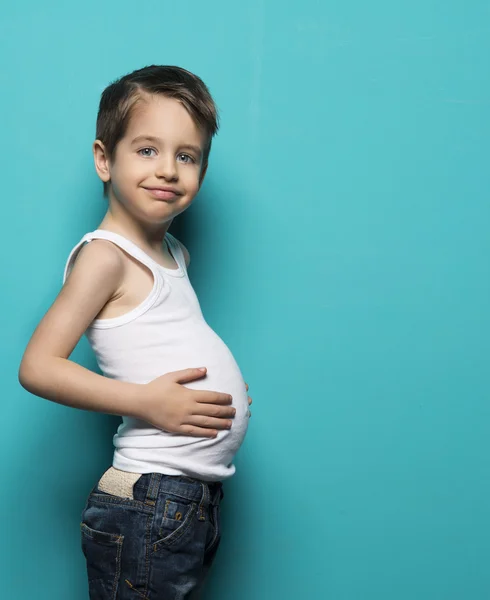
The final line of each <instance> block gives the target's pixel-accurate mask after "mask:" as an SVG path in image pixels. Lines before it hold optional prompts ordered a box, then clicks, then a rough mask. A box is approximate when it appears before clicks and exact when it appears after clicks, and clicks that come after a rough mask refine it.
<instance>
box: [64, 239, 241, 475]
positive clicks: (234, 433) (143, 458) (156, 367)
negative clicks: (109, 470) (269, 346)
mask: <svg viewBox="0 0 490 600" xmlns="http://www.w3.org/2000/svg"><path fill="white" fill-rule="evenodd" d="M93 239H104V240H109V241H111V242H113V243H114V244H116V245H117V246H119V247H120V248H122V249H123V250H124V251H125V252H127V253H128V254H129V255H131V256H133V257H134V258H135V259H136V260H138V261H139V262H141V263H142V264H143V265H145V266H146V267H148V268H149V269H150V271H151V273H152V274H153V279H154V284H153V289H152V291H151V292H150V294H149V295H148V296H147V298H146V299H145V300H144V301H143V302H142V303H141V304H140V305H138V306H137V307H136V308H134V309H132V310H131V311H130V312H128V313H126V314H124V315H122V316H118V317H114V318H108V319H95V320H94V321H93V322H92V323H91V325H90V327H89V328H88V329H87V331H86V333H85V334H86V336H87V338H88V340H89V342H90V345H91V347H92V349H93V351H94V353H95V356H96V358H97V363H98V365H99V368H100V370H101V371H102V373H103V374H104V375H105V376H106V377H110V378H113V379H117V380H119V381H126V382H131V383H139V384H144V383H148V382H150V381H152V380H153V379H156V378H157V377H159V376H161V375H164V374H165V373H168V372H171V371H178V370H180V369H187V368H192V367H206V368H207V373H206V376H205V377H203V378H201V379H197V380H195V381H192V382H190V383H185V384H182V385H185V386H186V387H188V388H191V389H196V390H213V391H217V392H224V393H227V394H231V396H232V397H233V402H232V404H233V406H234V407H235V408H236V416H235V418H234V419H232V427H231V429H230V430H224V431H219V432H218V436H217V437H216V438H214V439H211V438H202V437H199V438H196V437H191V436H185V435H180V434H175V433H169V432H166V431H163V430H161V429H158V428H156V427H154V426H153V425H151V424H149V423H147V422H145V421H142V420H139V419H134V418H132V417H124V416H123V417H122V421H123V422H122V423H121V425H120V426H119V427H118V429H117V433H116V434H115V435H114V438H113V441H114V448H115V450H114V458H113V466H114V467H116V468H117V469H121V470H122V471H130V472H134V473H151V472H159V473H164V474H167V475H186V476H188V477H196V478H198V479H202V480H204V481H222V480H224V479H227V478H229V477H231V476H232V475H233V474H234V472H235V466H234V465H233V464H232V460H233V457H234V456H235V454H236V452H237V451H238V449H239V448H240V445H241V444H242V442H243V439H244V437H245V434H246V431H247V427H248V419H249V417H248V392H247V390H246V387H245V382H244V380H243V377H242V374H241V372H240V369H239V367H238V365H237V363H236V362H235V359H234V358H233V356H232V354H231V352H230V350H229V349H228V347H227V346H226V344H225V343H224V342H223V340H222V339H221V338H220V337H219V336H218V335H217V334H216V333H215V332H214V331H213V330H212V329H211V327H209V325H208V324H207V323H206V321H205V319H204V316H203V314H202V311H201V307H200V305H199V301H198V299H197V296H196V294H195V292H194V289H193V287H192V285H191V282H190V281H189V278H188V275H187V269H186V265H185V259H184V255H183V252H182V247H181V246H180V243H179V242H178V240H177V239H176V238H175V237H174V236H173V235H172V234H170V233H168V232H167V234H166V236H165V240H166V242H167V245H168V248H169V251H170V252H171V253H172V255H173V257H174V259H175V261H176V263H177V264H178V269H168V268H166V267H163V266H161V265H159V264H158V263H157V262H155V261H154V260H153V259H152V258H151V257H150V256H149V255H148V254H146V253H145V252H144V251H143V250H142V249H141V248H139V247H138V246H137V245H136V244H134V243H133V242H131V241H130V240H128V239H126V238H125V237H123V236H122V235H120V234H117V233H113V232H111V231H106V230H102V229H97V230H96V231H93V232H91V233H87V234H86V235H84V236H83V238H82V239H81V240H80V242H79V243H78V244H77V245H76V246H75V247H74V248H73V250H72V251H71V253H70V255H69V257H68V260H67V263H66V266H65V271H64V276H63V281H65V280H66V277H67V276H68V274H69V272H70V269H71V268H72V266H73V263H74V261H75V259H76V256H77V254H78V252H79V251H80V249H81V247H82V246H83V244H84V243H86V242H90V241H91V240H93Z"/></svg>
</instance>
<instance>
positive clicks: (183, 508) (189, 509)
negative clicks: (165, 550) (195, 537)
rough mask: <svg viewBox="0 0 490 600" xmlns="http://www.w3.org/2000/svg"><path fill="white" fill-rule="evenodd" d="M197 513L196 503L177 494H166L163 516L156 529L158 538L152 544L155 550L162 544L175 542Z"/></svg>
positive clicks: (167, 544)
mask: <svg viewBox="0 0 490 600" xmlns="http://www.w3.org/2000/svg"><path fill="white" fill-rule="evenodd" d="M196 513H197V503H196V502H191V501H189V500H185V499H184V498H180V497H178V496H172V495H168V496H167V497H166V498H165V504H164V509H163V516H162V520H161V522H160V527H159V530H158V535H159V539H158V541H157V542H156V543H155V544H153V550H154V551H157V550H158V548H160V547H161V546H162V545H164V546H170V545H172V544H175V543H176V542H178V541H179V540H181V539H182V537H183V536H184V535H185V534H186V533H187V531H188V530H189V529H190V528H191V526H192V524H193V521H194V517H195V516H196Z"/></svg>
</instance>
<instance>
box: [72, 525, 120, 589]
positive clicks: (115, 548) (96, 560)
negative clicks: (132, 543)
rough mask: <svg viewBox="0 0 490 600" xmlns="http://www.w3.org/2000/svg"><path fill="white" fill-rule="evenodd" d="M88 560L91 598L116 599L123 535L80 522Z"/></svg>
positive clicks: (83, 545)
mask: <svg viewBox="0 0 490 600" xmlns="http://www.w3.org/2000/svg"><path fill="white" fill-rule="evenodd" d="M80 530H81V536H82V551H83V554H84V555H85V559H86V561H87V575H88V583H89V594H90V600H115V598H116V594H117V590H118V586H119V577H120V574H121V553H122V546H123V541H124V536H123V535H118V534H116V533H106V532H104V531H97V530H96V529H92V528H91V527H89V526H88V525H87V524H86V523H85V522H84V521H82V522H81V523H80Z"/></svg>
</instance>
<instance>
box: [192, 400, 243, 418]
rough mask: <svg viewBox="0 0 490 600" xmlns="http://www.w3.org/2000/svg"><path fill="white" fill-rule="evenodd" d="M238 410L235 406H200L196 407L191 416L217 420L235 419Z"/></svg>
mask: <svg viewBox="0 0 490 600" xmlns="http://www.w3.org/2000/svg"><path fill="white" fill-rule="evenodd" d="M235 415H236V408H234V407H233V406H217V405H216V404H199V405H197V406H195V408H194V411H192V412H191V416H193V417H194V416H198V417H214V418H215V419H233V418H234V416H235Z"/></svg>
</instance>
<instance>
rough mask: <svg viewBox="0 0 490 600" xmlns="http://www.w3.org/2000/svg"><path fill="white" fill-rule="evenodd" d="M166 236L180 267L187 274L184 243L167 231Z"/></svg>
mask: <svg viewBox="0 0 490 600" xmlns="http://www.w3.org/2000/svg"><path fill="white" fill-rule="evenodd" d="M166 238H167V240H168V242H169V244H170V247H171V250H172V251H173V255H174V258H175V260H176V261H177V264H178V265H179V267H180V268H181V269H182V270H183V271H184V273H186V274H187V265H186V264H185V256H184V251H183V249H182V244H181V243H180V242H179V240H178V239H177V238H176V237H175V236H174V235H172V234H171V233H169V232H168V231H167V234H166Z"/></svg>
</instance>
